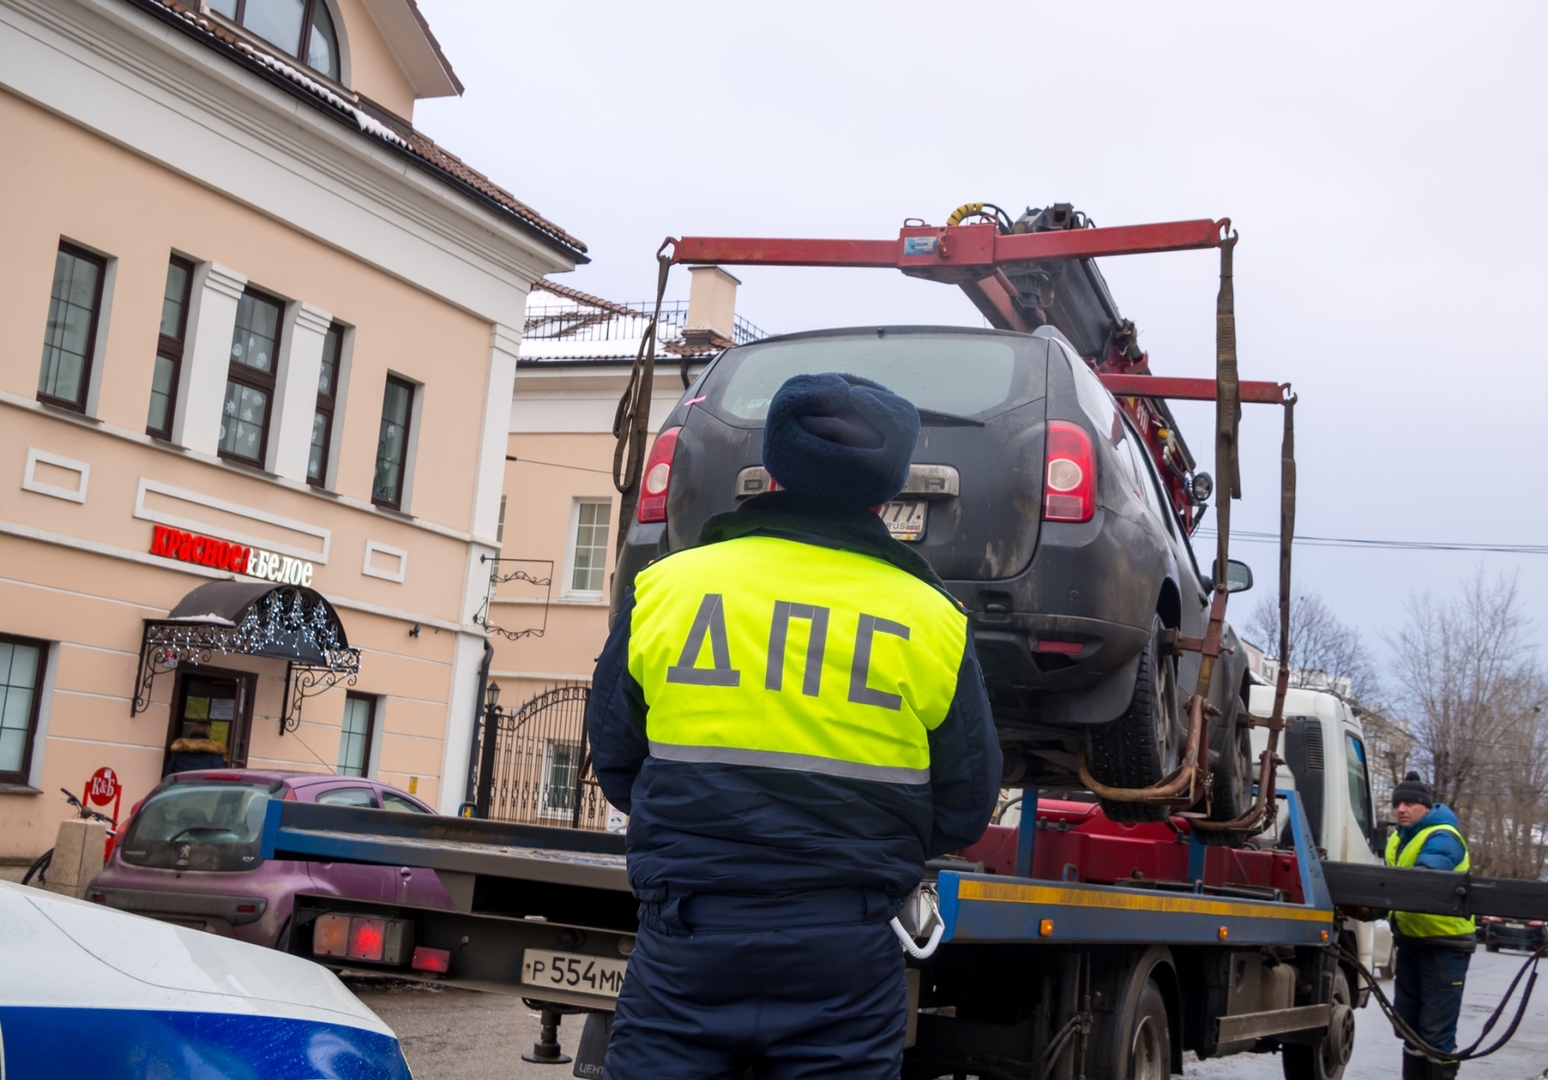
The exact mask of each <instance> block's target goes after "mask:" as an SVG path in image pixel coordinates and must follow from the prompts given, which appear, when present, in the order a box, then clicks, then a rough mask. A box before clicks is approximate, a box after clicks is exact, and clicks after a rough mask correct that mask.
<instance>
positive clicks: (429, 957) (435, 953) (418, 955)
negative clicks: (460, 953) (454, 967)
mask: <svg viewBox="0 0 1548 1080" xmlns="http://www.w3.org/2000/svg"><path fill="white" fill-rule="evenodd" d="M409 967H411V968H413V969H414V970H416V971H435V972H439V973H440V974H442V975H445V974H446V972H447V971H448V970H450V968H451V953H450V952H448V951H447V950H446V949H432V948H429V947H428V946H425V945H417V946H415V947H414V958H413V959H412V960H410V961H409Z"/></svg>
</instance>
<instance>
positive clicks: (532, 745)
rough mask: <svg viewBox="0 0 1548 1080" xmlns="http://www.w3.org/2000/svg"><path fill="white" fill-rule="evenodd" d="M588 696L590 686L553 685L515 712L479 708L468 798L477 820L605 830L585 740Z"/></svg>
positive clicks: (599, 792)
mask: <svg viewBox="0 0 1548 1080" xmlns="http://www.w3.org/2000/svg"><path fill="white" fill-rule="evenodd" d="M590 698H591V687H589V686H585V685H566V686H556V687H553V688H552V689H549V690H545V691H544V692H543V693H541V694H537V695H535V696H533V697H531V698H529V699H527V700H526V701H525V702H523V703H522V705H521V706H520V707H519V708H517V709H515V710H512V711H507V710H504V709H500V708H490V709H488V710H486V712H485V715H484V725H483V732H482V739H481V746H480V748H479V749H480V755H479V769H478V788H477V796H476V799H475V803H474V805H475V807H476V809H477V813H478V816H479V817H487V818H493V819H495V820H497V821H511V822H517V823H521V824H526V825H559V826H569V827H571V828H579V829H598V830H601V829H605V828H607V800H606V799H605V798H604V797H603V795H602V789H601V787H600V786H599V785H598V784H597V780H596V775H595V774H594V772H593V771H592V768H591V754H590V752H589V750H590V748H589V746H588V744H587V742H586V703H587V701H589V700H590Z"/></svg>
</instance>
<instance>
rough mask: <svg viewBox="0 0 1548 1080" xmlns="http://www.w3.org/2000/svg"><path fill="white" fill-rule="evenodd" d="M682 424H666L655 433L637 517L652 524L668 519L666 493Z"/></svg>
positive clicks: (642, 485) (670, 481) (638, 519)
mask: <svg viewBox="0 0 1548 1080" xmlns="http://www.w3.org/2000/svg"><path fill="white" fill-rule="evenodd" d="M681 430H683V429H682V428H680V427H675V428H667V429H666V430H665V431H663V432H662V433H661V434H660V435H657V436H656V442H655V445H654V446H652V447H651V448H650V456H649V457H647V458H646V459H645V473H644V475H643V476H642V477H641V478H640V507H639V511H638V513H636V514H635V520H637V521H638V522H639V523H640V524H641V525H649V524H651V523H652V522H656V521H665V520H666V519H667V511H666V506H667V493H668V491H669V490H670V489H671V486H672V455H673V454H674V453H676V452H677V433H678V432H679V431H681Z"/></svg>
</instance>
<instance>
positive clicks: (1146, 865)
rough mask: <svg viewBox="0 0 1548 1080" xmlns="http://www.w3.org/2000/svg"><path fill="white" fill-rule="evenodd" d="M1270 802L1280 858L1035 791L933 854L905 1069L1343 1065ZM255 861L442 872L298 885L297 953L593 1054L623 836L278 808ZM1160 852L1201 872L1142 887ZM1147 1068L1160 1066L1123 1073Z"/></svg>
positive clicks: (1304, 837) (614, 926)
mask: <svg viewBox="0 0 1548 1080" xmlns="http://www.w3.org/2000/svg"><path fill="white" fill-rule="evenodd" d="M1279 798H1280V799H1281V800H1283V803H1284V808H1285V810H1286V811H1288V818H1289V822H1290V827H1289V829H1288V830H1287V831H1288V833H1289V834H1290V837H1291V840H1292V844H1293V846H1292V847H1291V848H1290V849H1286V850H1277V851H1255V850H1253V851H1246V850H1243V851H1236V850H1232V849H1225V848H1220V847H1211V846H1206V845H1203V844H1200V843H1198V842H1196V841H1193V840H1191V838H1190V837H1189V836H1188V835H1187V830H1186V822H1185V821H1183V819H1177V821H1176V822H1174V823H1173V824H1165V823H1157V824H1150V825H1138V826H1129V825H1114V824H1112V823H1110V822H1106V821H1105V819H1104V818H1102V816H1101V813H1100V811H1099V810H1098V809H1097V808H1096V807H1095V806H1094V805H1091V804H1082V803H1064V802H1049V801H1045V802H1044V803H1043V804H1042V805H1041V806H1038V807H1037V811H1036V815H1035V820H1036V822H1037V825H1038V827H1037V828H1034V829H1026V830H1023V829H1021V828H1019V827H1009V828H1006V827H998V826H994V827H991V832H990V834H989V835H988V836H986V838H985V839H984V840H983V841H981V842H980V843H979V844H978V845H975V846H974V847H973V848H970V849H967V851H965V852H964V853H963V854H962V855H961V856H958V857H954V858H949V859H945V860H937V861H935V862H933V863H932V864H931V865H930V868H929V873H928V875H927V884H926V888H927V890H928V891H929V892H930V894H931V895H932V898H933V899H934V901H935V906H936V907H937V908H938V911H939V920H940V923H941V933H940V935H939V937H940V945H939V947H938V948H937V949H936V950H935V951H934V952H933V954H932V955H929V956H927V957H925V958H912V957H910V958H908V961H907V962H908V965H909V976H908V977H909V987H910V1024H909V1038H908V1043H909V1047H908V1051H907V1059H906V1060H907V1065H906V1068H905V1076H908V1077H921V1078H922V1077H932V1078H933V1077H938V1076H953V1075H963V1076H966V1075H975V1076H983V1077H1032V1076H1063V1075H1068V1076H1072V1077H1073V1076H1087V1077H1102V1076H1146V1075H1156V1076H1165V1075H1168V1074H1169V1073H1171V1072H1173V1071H1180V1069H1181V1055H1182V1052H1183V1050H1184V1049H1192V1050H1195V1051H1196V1052H1198V1053H1199V1054H1200V1056H1203V1057H1208V1056H1213V1055H1218V1054H1226V1053H1235V1052H1240V1051H1243V1050H1270V1049H1278V1048H1281V1047H1282V1046H1289V1047H1292V1048H1293V1049H1292V1050H1291V1056H1295V1055H1296V1053H1297V1051H1298V1050H1304V1051H1305V1053H1301V1054H1300V1059H1304V1060H1306V1061H1308V1062H1309V1061H1310V1060H1311V1059H1312V1058H1316V1059H1317V1060H1319V1061H1320V1060H1321V1059H1322V1058H1323V1057H1324V1056H1325V1054H1326V1056H1327V1057H1328V1063H1329V1064H1332V1065H1334V1070H1333V1071H1335V1072H1336V1068H1337V1065H1338V1064H1341V1063H1342V1061H1343V1060H1347V1056H1348V1055H1347V1047H1348V1045H1350V1043H1349V1040H1350V1039H1352V1037H1353V1017H1352V1014H1351V1013H1350V1009H1351V1008H1352V1006H1353V1004H1354V1001H1353V995H1352V994H1351V993H1350V991H1349V986H1350V985H1352V983H1351V982H1350V980H1349V977H1348V976H1347V975H1345V974H1343V973H1342V971H1341V969H1340V967H1339V962H1338V958H1337V952H1336V950H1337V947H1338V945H1339V944H1340V933H1341V931H1340V929H1339V921H1338V919H1337V917H1336V915H1335V911H1334V906H1333V901H1332V899H1331V897H1330V895H1329V892H1328V888H1327V883H1326V880H1325V877H1324V875H1323V872H1322V864H1321V862H1320V861H1319V860H1318V858H1317V854H1316V849H1315V847H1313V846H1312V845H1311V843H1310V836H1311V834H1310V831H1309V829H1308V826H1307V823H1306V819H1305V815H1304V813H1302V811H1301V808H1300V807H1299V805H1298V804H1297V802H1296V798H1295V794H1294V793H1293V792H1286V793H1281V795H1280V796H1279ZM1149 833H1158V834H1160V835H1159V836H1151V835H1149ZM1162 837H1164V839H1163V838H1162ZM1040 847H1041V849H1042V850H1041V851H1039V850H1038V849H1039V848H1040ZM1158 848H1160V849H1161V851H1162V854H1161V855H1160V856H1158V855H1157V851H1158ZM263 855H264V857H265V858H280V859H286V858H289V859H304V860H315V861H339V862H362V863H376V864H386V865H400V866H416V867H428V868H431V869H434V870H435V871H436V873H437V875H438V876H439V877H440V879H441V881H442V883H443V884H444V885H445V886H446V888H447V891H448V892H449V893H450V895H451V896H452V899H453V904H454V907H453V909H452V910H441V909H430V908H415V907H409V906H405V905H402V904H387V903H383V904H369V903H362V902H360V901H356V900H349V899H344V898H341V897H336V896H323V895H302V896H299V897H297V899H296V906H295V912H294V914H293V916H292V924H291V932H290V934H289V936H288V948H289V951H291V952H293V953H296V954H298V955H303V956H310V957H311V958H313V959H315V960H318V961H319V962H322V963H326V964H328V965H329V966H331V967H335V968H337V969H339V970H342V971H353V972H360V973H371V974H376V975H381V974H388V973H392V974H397V975H401V976H403V977H408V978H426V979H433V980H436V981H442V982H445V983H448V984H450V985H455V986H462V987H467V988H470V989H478V990H486V991H490V990H492V991H498V992H504V993H514V994H519V995H521V996H522V997H524V998H527V999H528V1000H529V1001H531V1002H533V1003H534V1005H535V1006H537V1007H539V1008H541V1009H543V1010H545V1013H546V1014H547V1015H546V1016H545V1020H551V1021H552V1025H553V1026H554V1027H555V1028H557V1026H558V1022H559V1020H558V1018H559V1016H560V1015H562V1014H564V1013H573V1012H586V1013H589V1014H592V1016H593V1017H594V1019H591V1020H589V1022H588V1028H592V1029H595V1034H593V1035H591V1036H589V1037H587V1038H583V1040H582V1053H581V1062H580V1066H584V1067H587V1068H590V1067H593V1066H594V1067H597V1068H600V1057H599V1056H598V1055H597V1053H596V1046H597V1044H599V1043H600V1045H602V1046H605V1039H604V1036H605V1030H606V1027H607V1024H608V1022H609V1017H608V1014H610V1012H611V1010H612V1008H613V1006H614V1002H615V1000H616V997H617V994H618V991H619V989H620V988H621V985H622V978H623V973H624V970H625V967H626V964H627V958H628V955H629V953H630V952H632V951H633V943H634V934H635V933H636V932H637V930H638V921H637V915H636V902H635V900H634V898H633V896H632V894H631V892H630V889H629V884H628V879H627V872H626V868H625V858H624V838H623V836H621V835H616V834H609V833H596V832H586V831H581V830H574V829H564V828H554V827H547V826H531V825H513V824H506V823H502V822H496V821H488V820H480V819H469V818H454V817H429V816H420V815H412V814H394V813H390V812H386V811H379V810H370V809H361V808H354V807H342V806H325V805H318V804H309V803H301V802H294V801H275V802H271V803H270V804H269V807H268V817H267V819H266V822H265V828H264V839H263ZM1158 858H1160V859H1161V864H1160V865H1161V866H1162V868H1163V869H1166V868H1167V867H1170V868H1171V869H1172V870H1176V869H1179V868H1181V869H1183V871H1184V873H1188V872H1193V873H1195V874H1196V876H1195V877H1192V878H1191V879H1166V878H1159V877H1156V876H1154V874H1155V871H1156V869H1157V867H1158V861H1157V860H1158ZM1051 868H1056V869H1057V871H1058V873H1057V874H1056V875H1051V876H1032V872H1033V871H1034V869H1035V870H1037V871H1040V872H1041V874H1042V875H1047V874H1048V871H1049V870H1050V869H1051ZM1017 871H1019V873H1018V872H1017ZM1093 876H1096V877H1100V878H1106V879H1107V880H1092V878H1093ZM914 929H916V930H918V931H919V933H920V936H921V937H923V936H924V935H925V934H926V933H927V932H928V930H929V926H928V925H924V926H915V927H914ZM1345 937H1346V938H1347V937H1348V934H1347V933H1346V934H1345ZM1343 944H1345V945H1346V946H1347V945H1348V944H1350V942H1349V941H1348V940H1345V941H1344V942H1343ZM1330 1032H1331V1034H1330ZM588 1043H589V1044H591V1045H590V1047H588V1046H587V1044H588ZM1329 1047H1331V1050H1329V1049H1328V1048H1329ZM540 1048H541V1047H540ZM588 1049H590V1050H591V1053H590V1055H589V1057H590V1058H592V1059H594V1060H588V1053H587V1050H588ZM550 1052H551V1053H556V1052H557V1046H555V1047H553V1049H552V1051H550ZM1287 1060H1288V1059H1287ZM1145 1062H1149V1063H1150V1064H1151V1065H1152V1066H1154V1068H1153V1069H1152V1070H1151V1071H1150V1072H1146V1071H1143V1070H1141V1071H1135V1070H1134V1069H1132V1068H1130V1067H1129V1066H1132V1065H1135V1064H1143V1063H1145ZM578 1067H579V1066H578ZM1156 1070H1160V1071H1156ZM1325 1074H1326V1071H1324V1072H1320V1073H1319V1072H1312V1073H1306V1075H1309V1076H1310V1075H1325ZM576 1075H580V1076H587V1075H600V1072H599V1071H598V1072H595V1073H588V1072H584V1071H581V1072H577V1073H576ZM1297 1075H1299V1074H1297Z"/></svg>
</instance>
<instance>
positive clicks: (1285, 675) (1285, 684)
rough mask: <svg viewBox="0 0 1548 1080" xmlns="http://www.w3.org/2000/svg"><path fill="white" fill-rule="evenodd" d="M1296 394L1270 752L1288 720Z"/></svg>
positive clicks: (1286, 451) (1283, 509)
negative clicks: (1277, 672) (1286, 715)
mask: <svg viewBox="0 0 1548 1080" xmlns="http://www.w3.org/2000/svg"><path fill="white" fill-rule="evenodd" d="M1295 402H1296V398H1295V395H1294V394H1292V395H1290V399H1289V400H1288V401H1286V402H1285V404H1284V409H1285V438H1284V442H1283V443H1281V444H1280V449H1279V677H1278V678H1277V679H1275V680H1274V712H1273V714H1272V715H1271V716H1270V717H1269V722H1268V730H1269V745H1268V748H1269V753H1271V754H1273V753H1278V752H1279V732H1280V730H1281V729H1282V728H1283V727H1284V723H1285V691H1286V689H1288V688H1289V686H1290V549H1291V547H1292V546H1293V544H1294V542H1295Z"/></svg>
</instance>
